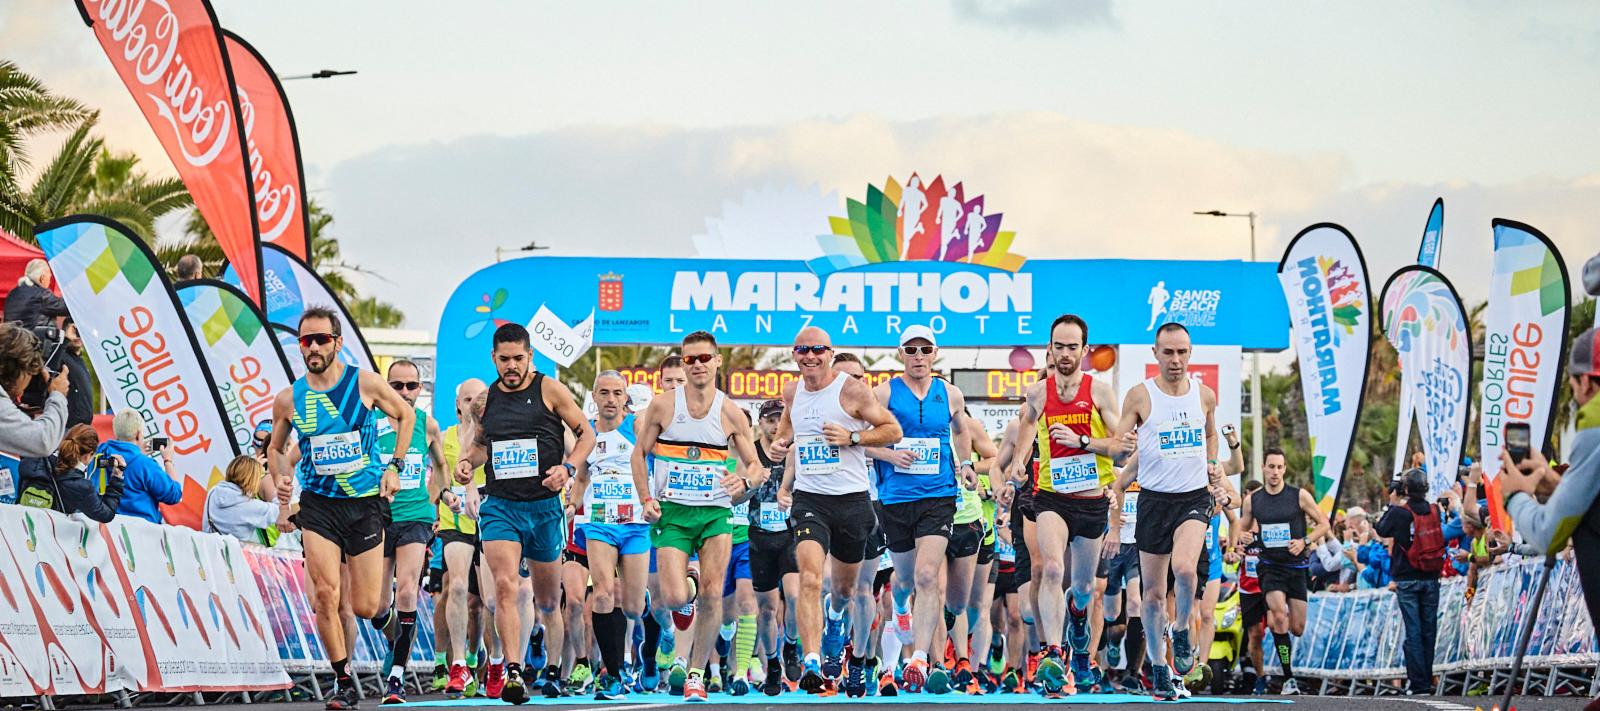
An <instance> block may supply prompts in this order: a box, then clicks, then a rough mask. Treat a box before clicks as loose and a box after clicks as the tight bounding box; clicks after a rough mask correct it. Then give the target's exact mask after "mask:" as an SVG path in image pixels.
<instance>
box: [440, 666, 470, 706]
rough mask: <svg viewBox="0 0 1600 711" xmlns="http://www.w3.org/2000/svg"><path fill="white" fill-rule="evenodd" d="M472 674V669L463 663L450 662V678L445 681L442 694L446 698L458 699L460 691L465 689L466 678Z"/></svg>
mask: <svg viewBox="0 0 1600 711" xmlns="http://www.w3.org/2000/svg"><path fill="white" fill-rule="evenodd" d="M471 676H472V670H470V669H468V668H467V665H465V664H451V665H450V678H449V679H448V680H447V681H446V682H445V686H444V695H445V697H446V698H451V699H459V698H461V694H462V692H464V691H466V689H467V679H468V678H470V677H471Z"/></svg>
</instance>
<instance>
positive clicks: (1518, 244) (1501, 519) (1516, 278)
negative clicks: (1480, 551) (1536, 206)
mask: <svg viewBox="0 0 1600 711" xmlns="http://www.w3.org/2000/svg"><path fill="white" fill-rule="evenodd" d="M1570 288H1571V287H1569V286H1568V281H1567V265H1566V263H1564V262H1562V261H1561V253H1560V252H1558V251H1556V246H1555V244H1553V243H1552V242H1551V241H1550V238H1548V237H1545V236H1544V233H1542V232H1540V231H1538V230H1536V229H1534V228H1532V227H1530V226H1528V225H1524V224H1522V223H1520V222H1513V221H1511V220H1502V219H1496V220H1495V221H1494V268H1493V272H1492V273H1491V276H1490V279H1489V305H1488V307H1487V308H1486V309H1484V313H1483V384H1482V387H1481V388H1480V392H1481V398H1480V399H1479V401H1478V411H1479V415H1478V451H1479V454H1480V459H1481V460H1482V461H1483V463H1484V465H1483V475H1484V476H1483V478H1484V483H1485V484H1486V485H1487V494H1488V498H1489V510H1490V516H1491V518H1492V519H1493V522H1494V525H1495V527H1496V528H1499V529H1500V530H1510V529H1509V527H1510V520H1509V519H1508V518H1507V516H1506V512H1505V505H1504V503H1503V502H1501V500H1500V487H1499V479H1498V477H1499V472H1500V466H1499V461H1500V449H1501V447H1502V445H1503V444H1504V442H1505V431H1506V425H1508V424H1511V423H1513V422H1525V423H1527V424H1528V427H1529V429H1530V430H1531V433H1532V435H1533V438H1532V443H1533V448H1534V449H1536V450H1537V449H1541V448H1543V447H1544V446H1545V445H1546V444H1549V441H1550V434H1551V432H1550V425H1551V422H1552V421H1553V420H1554V418H1555V409H1556V408H1555V403H1556V395H1557V393H1559V392H1560V391H1561V381H1562V375H1561V365H1562V363H1564V362H1565V361H1566V350H1567V321H1568V319H1569V318H1570V317H1571V313H1570V308H1569V306H1570V302H1571V293H1570V291H1569V290H1570Z"/></svg>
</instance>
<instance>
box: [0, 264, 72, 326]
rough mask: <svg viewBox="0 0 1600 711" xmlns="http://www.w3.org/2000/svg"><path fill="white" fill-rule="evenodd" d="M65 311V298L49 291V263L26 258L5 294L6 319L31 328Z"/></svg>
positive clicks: (64, 314) (50, 320) (62, 314)
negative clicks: (21, 274) (15, 281)
mask: <svg viewBox="0 0 1600 711" xmlns="http://www.w3.org/2000/svg"><path fill="white" fill-rule="evenodd" d="M66 315H67V302H65V301H62V300H61V297H59V296H56V295H55V294H54V293H52V292H51V291H50V263H49V262H46V261H44V260H43V259H35V260H33V261H31V262H28V266H27V268H26V269H25V270H24V271H23V277H22V278H21V279H18V280H17V288H15V289H12V290H11V293H9V294H6V306H5V318H6V320H7V321H17V322H20V323H21V324H22V325H23V326H24V327H27V328H33V327H34V326H38V325H41V324H46V323H53V322H54V319H57V318H63V317H65V316H66Z"/></svg>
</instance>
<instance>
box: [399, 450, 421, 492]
mask: <svg viewBox="0 0 1600 711" xmlns="http://www.w3.org/2000/svg"><path fill="white" fill-rule="evenodd" d="M427 470H428V466H427V465H426V464H424V463H423V460H422V453H421V452H407V453H406V466H405V468H404V469H401V470H400V488H401V489H402V490H410V489H419V488H422V475H423V472H426V471H427Z"/></svg>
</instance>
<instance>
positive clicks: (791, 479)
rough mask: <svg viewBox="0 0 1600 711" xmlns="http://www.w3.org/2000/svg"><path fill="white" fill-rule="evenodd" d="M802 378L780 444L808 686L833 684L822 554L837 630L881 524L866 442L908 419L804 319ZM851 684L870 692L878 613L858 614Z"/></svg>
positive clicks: (789, 396)
mask: <svg viewBox="0 0 1600 711" xmlns="http://www.w3.org/2000/svg"><path fill="white" fill-rule="evenodd" d="M794 362H795V364H796V365H798V366H800V377H801V379H800V380H798V381H794V382H791V383H789V384H788V386H786V387H785V388H784V390H783V403H784V410H783V419H782V420H781V421H780V422H779V423H778V436H777V438H776V441H775V442H774V443H773V448H772V449H773V451H774V452H775V453H776V454H779V455H780V456H785V457H787V466H786V467H785V468H784V473H783V484H782V486H781V487H780V488H779V490H778V502H779V505H780V506H789V507H790V508H791V510H790V513H789V520H790V521H791V527H792V528H793V529H794V532H795V540H796V541H797V543H796V544H795V559H796V562H797V563H798V564H799V567H800V598H799V599H798V600H797V601H796V604H797V605H798V607H796V608H795V613H796V614H795V617H796V618H797V620H798V621H799V623H800V646H801V648H802V649H803V650H804V651H805V662H804V671H803V672H802V673H801V675H800V687H801V688H803V689H805V690H806V692H807V693H812V694H818V693H826V692H829V691H831V690H832V687H833V681H832V680H830V679H828V678H827V677H825V676H823V674H822V657H821V650H820V648H821V642H822V636H823V629H822V622H823V621H822V616H823V612H822V577H823V564H824V563H825V562H827V560H826V559H827V558H828V557H829V556H832V558H833V575H832V579H833V591H832V595H830V596H829V602H828V610H827V618H828V626H829V627H830V628H833V629H832V630H831V631H834V632H835V633H838V634H842V633H843V626H844V616H845V610H846V609H848V606H849V604H850V599H851V597H853V596H854V594H855V586H856V584H857V577H858V576H857V573H858V572H859V571H858V568H859V567H860V565H861V559H862V557H863V556H865V555H866V548H867V537H868V536H869V535H870V534H871V533H872V530H873V528H874V527H875V526H876V525H877V515H876V514H875V512H874V511H873V508H872V499H871V498H870V496H869V494H868V490H869V487H870V486H871V483H870V481H869V479H868V478H867V476H868V475H867V448H868V447H887V446H889V445H892V444H894V443H896V442H898V441H900V424H899V423H898V422H896V421H895V419H894V415H892V414H890V413H889V410H888V409H886V408H884V406H883V405H882V403H879V402H878V399H877V397H876V396H874V395H873V394H872V388H870V387H868V386H867V384H866V383H864V382H862V381H860V380H857V379H855V378H852V377H850V376H848V375H845V374H844V373H841V372H839V371H838V370H835V369H834V367H833V342H832V341H831V340H830V339H829V338H828V334H827V332H825V331H823V330H822V329H820V328H815V327H811V328H806V329H804V330H802V331H801V332H800V333H799V335H797V336H796V337H795V344H794ZM855 622H856V624H855V630H854V631H855V634H854V638H855V640H854V641H855V644H854V646H853V650H852V652H853V655H852V656H851V657H850V664H849V674H848V676H847V677H846V679H845V683H844V688H845V693H846V694H847V695H849V696H854V697H860V696H864V695H865V694H866V679H865V675H864V671H865V667H866V660H865V659H863V658H862V657H861V656H859V655H861V654H862V653H863V651H864V650H866V649H868V641H869V639H868V636H869V633H870V632H871V624H872V620H870V619H869V620H856V621H855Z"/></svg>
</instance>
